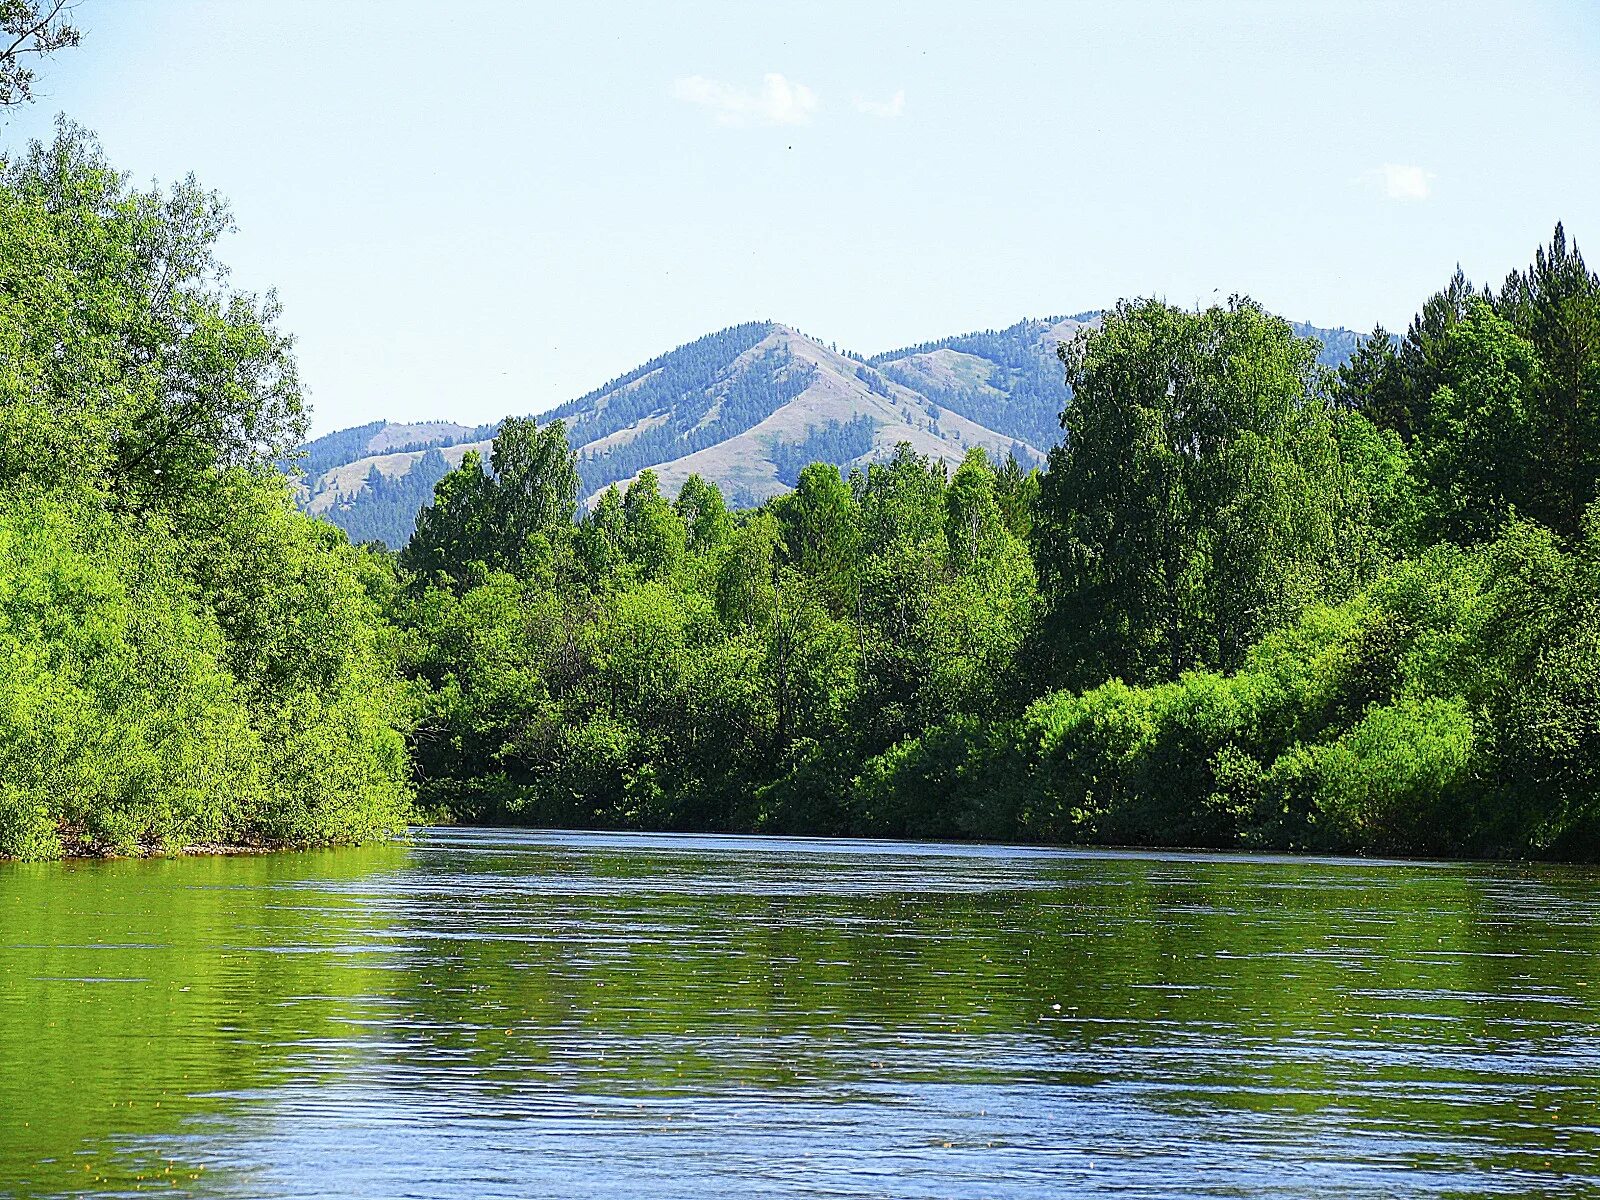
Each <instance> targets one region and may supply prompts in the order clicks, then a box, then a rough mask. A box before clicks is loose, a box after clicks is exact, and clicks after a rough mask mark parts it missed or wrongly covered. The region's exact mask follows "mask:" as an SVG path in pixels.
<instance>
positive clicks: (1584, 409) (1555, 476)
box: [1495, 225, 1600, 534]
mask: <svg viewBox="0 0 1600 1200" xmlns="http://www.w3.org/2000/svg"><path fill="white" fill-rule="evenodd" d="M1495 309H1496V311H1497V312H1499V313H1500V315H1501V316H1503V317H1504V318H1505V319H1506V320H1507V321H1509V322H1510V324H1511V326H1512V328H1514V329H1515V330H1516V332H1517V333H1518V334H1519V335H1521V336H1522V337H1523V338H1525V339H1527V341H1528V342H1529V343H1530V344H1531V345H1532V347H1533V348H1534V350H1535V351H1536V352H1537V354H1538V357H1539V361H1540V363H1541V365H1542V368H1543V369H1542V372H1541V375H1540V379H1539V382H1538V387H1537V390H1536V392H1535V394H1534V395H1533V396H1532V397H1530V401H1531V403H1532V406H1533V412H1532V414H1531V419H1532V421H1533V424H1534V427H1535V428H1534V431H1533V433H1534V436H1535V437H1536V438H1537V440H1538V443H1539V471H1538V474H1537V476H1536V477H1535V479H1534V480H1533V481H1532V482H1533V483H1534V484H1535V485H1536V486H1534V487H1531V488H1530V489H1529V491H1528V493H1527V494H1526V495H1525V496H1524V497H1523V498H1522V508H1523V511H1524V512H1525V513H1526V514H1527V515H1529V516H1532V517H1535V518H1537V519H1538V520H1540V521H1542V522H1543V523H1545V524H1547V525H1549V526H1550V527H1551V528H1553V529H1555V530H1557V531H1558V532H1561V533H1565V534H1572V533H1575V532H1576V531H1577V529H1578V527H1579V524H1580V522H1581V520H1582V517H1583V512H1584V509H1585V508H1586V507H1587V506H1588V505H1589V503H1590V502H1591V501H1593V500H1594V499H1595V494H1596V488H1597V486H1600V275H1597V274H1595V273H1594V272H1592V271H1590V270H1589V268H1588V267H1587V266H1586V265H1585V264H1584V261H1583V255H1582V254H1581V253H1580V252H1579V250H1578V244H1577V242H1576V241H1571V242H1569V241H1568V239H1567V234H1566V230H1565V229H1564V228H1563V227H1562V226H1561V225H1557V226H1556V228H1555V234H1554V236H1553V237H1552V238H1551V239H1550V245H1549V246H1547V247H1544V246H1542V247H1540V248H1539V250H1538V251H1537V252H1536V253H1535V255H1534V260H1533V263H1532V265H1531V266H1529V267H1528V269H1527V270H1525V271H1513V272H1512V273H1511V274H1510V276H1509V277H1507V279H1506V281H1505V284H1504V285H1503V286H1502V287H1501V289H1500V295H1499V297H1498V298H1497V299H1496V300H1495Z"/></svg>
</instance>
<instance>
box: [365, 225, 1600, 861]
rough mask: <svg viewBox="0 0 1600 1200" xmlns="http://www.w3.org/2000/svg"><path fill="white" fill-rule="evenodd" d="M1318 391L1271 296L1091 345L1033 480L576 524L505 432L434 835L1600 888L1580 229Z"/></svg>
mask: <svg viewBox="0 0 1600 1200" xmlns="http://www.w3.org/2000/svg"><path fill="white" fill-rule="evenodd" d="M1322 354H1323V347H1322V346H1321V345H1320V344H1319V343H1318V342H1317V341H1315V340H1314V339H1309V338H1305V337H1301V336H1299V335H1297V333H1296V332H1295V330H1294V328H1293V327H1292V326H1291V325H1290V324H1289V323H1287V322H1285V321H1283V320H1282V319H1280V318H1278V317H1275V316H1272V315H1271V314H1268V313H1267V312H1265V311H1264V310H1262V309H1261V307H1260V306H1259V305H1256V304H1255V303H1253V302H1251V301H1249V300H1247V299H1235V300H1232V301H1230V302H1229V303H1228V304H1227V305H1223V306H1217V307H1213V308H1210V309H1207V310H1204V311H1186V310H1181V309H1177V308H1174V307H1172V306H1169V305H1166V304H1162V303H1159V302H1155V301H1125V302H1123V303H1122V304H1120V305H1118V306H1117V307H1116V308H1115V309H1114V310H1112V311H1110V312H1108V313H1106V314H1105V315H1104V317H1103V319H1102V320H1101V321H1100V322H1099V323H1098V324H1097V325H1095V326H1094V327H1091V328H1087V329H1085V330H1083V331H1081V332H1080V333H1079V334H1078V335H1077V337H1076V339H1075V340H1074V341H1072V342H1071V343H1070V344H1068V345H1065V346H1063V348H1062V360H1063V361H1062V370H1061V384H1062V386H1061V396H1062V417H1061V425H1062V430H1061V434H1062V436H1061V439H1060V444H1059V445H1058V447H1057V449H1056V450H1055V451H1054V452H1053V453H1052V455H1051V457H1050V461H1049V463H1048V465H1047V467H1046V468H1045V469H1044V470H1042V471H1041V470H1028V469H1025V468H1024V467H1023V466H1022V465H1020V464H1018V463H1017V462H1015V461H1014V460H1008V461H1006V462H1003V463H995V462H992V461H990V460H989V459H988V458H987V457H986V456H985V455H984V454H983V452H981V451H974V452H972V453H971V454H969V455H968V456H967V458H966V460H965V461H964V462H963V463H961V465H960V466H959V468H958V469H957V470H955V471H954V472H953V473H952V472H949V471H948V470H947V469H946V468H945V467H944V465H943V464H942V463H939V462H937V461H933V460H929V459H926V458H923V457H920V456H918V455H917V454H914V453H913V452H912V451H911V450H910V449H909V448H908V447H901V448H900V450H899V451H898V452H897V453H896V454H895V455H893V456H892V457H890V458H888V459H885V460H883V461H878V462H873V463H871V464H870V465H869V466H867V467H866V468H865V469H859V470H854V471H852V472H851V473H850V475H849V476H848V477H846V476H842V475H841V474H840V472H839V470H838V469H837V468H835V467H832V466H828V465H825V464H822V463H813V464H811V465H808V466H804V467H797V468H794V470H795V474H794V483H795V487H794V490H793V491H792V492H790V493H789V494H787V495H784V496H781V497H778V498H776V499H773V500H771V501H769V502H767V503H766V504H764V505H762V506H761V507H760V508H758V509H755V510H752V511H748V512H739V513H733V512H730V511H729V510H728V508H727V506H726V504H725V503H724V501H723V497H722V496H721V495H720V494H719V493H718V491H717V489H716V487H715V486H714V485H713V484H711V483H709V482H707V481H705V480H702V479H699V478H691V479H690V480H689V481H688V482H687V483H686V484H685V485H684V487H683V488H682V490H681V491H680V494H679V495H678V496H677V497H676V499H672V498H670V497H668V496H665V495H663V494H662V492H661V490H660V487H659V485H658V483H657V481H656V479H655V477H654V475H653V474H652V473H651V472H650V471H648V470H645V471H642V472H640V473H639V474H638V475H637V476H636V477H634V478H633V479H632V480H631V481H629V482H628V483H627V485H626V486H625V487H618V486H613V487H611V488H609V489H608V490H606V491H605V492H604V493H603V494H601V495H600V497H599V498H598V501H597V502H596V503H595V504H594V505H593V507H592V508H591V509H590V510H589V511H587V512H584V513H581V514H577V495H578V481H577V477H576V474H575V470H574V466H573V456H572V454H571V451H570V450H565V449H564V434H563V432H562V429H561V426H560V423H559V422H552V423H551V424H548V425H546V426H544V427H542V429H537V428H530V427H528V426H527V425H525V424H523V425H518V426H515V427H510V428H509V431H508V433H507V434H504V435H502V436H505V437H507V438H508V439H509V441H508V445H507V447H506V448H505V450H504V451H503V450H502V447H501V445H500V443H499V442H497V443H496V456H497V457H501V456H502V455H505V456H507V461H508V462H509V461H510V460H511V459H512V458H514V459H515V461H516V462H517V463H518V464H519V465H517V466H515V467H510V468H503V467H502V466H500V465H498V464H495V465H492V466H491V467H490V468H489V469H486V467H485V465H484V464H483V463H481V462H479V461H477V460H476V459H475V458H469V460H468V461H467V462H465V463H463V464H462V466H461V468H460V469H459V470H457V471H455V472H453V473H451V474H450V475H447V476H446V477H445V478H444V479H443V480H442V481H441V482H440V484H439V486H438V489H437V496H436V499H435V502H434V504H433V506H432V507H430V508H429V509H427V510H425V511H424V514H423V517H422V520H421V521H420V522H419V526H418V530H417V533H416V535H415V537H414V538H413V539H412V541H411V543H410V544H409V546H408V547H407V548H406V551H405V552H404V554H403V555H402V556H401V562H402V565H403V567H404V568H406V570H404V571H403V578H402V583H401V585H400V587H399V588H398V589H397V591H396V592H395V594H394V595H395V610H394V620H395V621H396V623H397V624H398V625H400V626H401V627H402V628H403V629H404V630H406V637H405V651H404V658H405V667H406V670H407V672H408V673H409V674H410V675H411V676H412V677H413V678H414V679H415V680H416V682H417V683H418V684H419V685H420V686H421V687H422V688H423V690H424V692H425V694H426V696H427V699H426V701H425V705H426V710H427V711H426V715H425V716H424V717H423V718H422V721H421V724H420V726H419V728H418V731H417V736H416V741H415V751H416V756H417V762H418V768H419V772H420V778H421V780H422V788H423V795H424V797H425V799H426V800H427V802H428V803H430V804H432V805H435V806H437V807H438V808H440V809H442V810H444V811H448V812H450V813H452V814H454V815H456V816H458V817H461V818H463V819H472V820H493V821H517V822H528V823H537V824H554V825H576V826H600V827H617V828H640V829H645V828H648V829H708V830H731V831H749V830H768V831H784V832H796V833H809V834H873V835H895V836H919V837H985V838H1009V839H1027V840H1045V841H1077V842H1103V843H1114V844H1132V843H1137V844H1169V845H1185V844H1187V845H1213V846H1250V847H1272V848H1291V849H1323V850H1345V851H1358V852H1366V851H1372V852H1377V851H1382V852H1402V853H1436V854H1437V853H1471V854H1487V855H1563V856H1582V857H1592V856H1594V855H1595V854H1596V853H1597V852H1600V792H1597V788H1600V729H1597V724H1600V715H1597V714H1600V508H1597V507H1596V506H1595V500H1596V488H1597V484H1600V427H1597V426H1596V424H1595V422H1596V420H1597V413H1600V280H1597V278H1596V276H1595V275H1594V274H1593V273H1592V272H1590V271H1589V270H1588V269H1587V267H1586V266H1585V265H1584V263H1583V260H1582V257H1581V255H1580V254H1579V253H1578V250H1577V247H1576V245H1574V244H1570V243H1569V242H1568V240H1567V238H1566V235H1565V232H1564V230H1562V229H1561V228H1559V227H1558V228H1557V230H1556V232H1555V235H1554V237H1553V239H1552V241H1551V243H1550V244H1549V245H1548V246H1546V247H1543V248H1541V249H1539V250H1538V251H1537V253H1536V255H1535V257H1534V261H1533V263H1532V264H1531V265H1530V266H1529V267H1528V268H1527V269H1526V270H1519V271H1514V272H1512V273H1511V275H1510V276H1509V277H1508V278H1507V280H1506V281H1505V283H1504V284H1503V285H1502V286H1501V287H1500V288H1499V289H1498V290H1495V289H1488V288H1482V289H1480V288H1475V287H1473V286H1472V285H1471V284H1469V283H1468V282H1467V281H1466V280H1465V279H1464V278H1462V277H1461V276H1460V275H1459V274H1458V275H1457V277H1456V278H1455V279H1453V280H1451V281H1450V282H1449V283H1448V284H1447V285H1446V287H1445V288H1443V289H1442V290H1441V291H1440V292H1439V293H1438V294H1437V295H1435V296H1433V297H1431V298H1429V299H1428V300H1427V301H1426V302H1425V303H1424V304H1423V306H1422V309H1421V311H1420V312H1419V314H1418V316H1417V318H1416V320H1415V322H1413V324H1412V326H1411V328H1410V329H1409V330H1408V331H1407V333H1406V335H1405V337H1404V338H1394V337H1392V336H1391V335H1390V334H1388V333H1387V332H1386V331H1384V330H1382V329H1381V328H1380V329H1377V330H1375V331H1374V333H1373V334H1372V336H1371V337H1369V338H1367V339H1365V340H1363V341H1362V342H1361V344H1360V345H1359V346H1358V348H1357V351H1356V353H1355V354H1354V356H1353V357H1352V358H1351V359H1350V361H1349V362H1348V363H1346V364H1345V365H1344V366H1343V367H1341V368H1340V369H1339V370H1337V371H1334V370H1331V369H1329V368H1328V367H1327V366H1326V365H1325V364H1324V363H1323V362H1321V361H1319V359H1320V358H1321V356H1322ZM1067 385H1070V387H1069V386H1067ZM844 434H845V430H844V429H842V428H841V429H838V430H832V429H830V430H827V431H824V432H823V433H822V434H819V435H818V436H828V437H834V436H843V435H844ZM510 443H515V444H514V445H513V444H510ZM535 443H536V444H537V445H538V446H539V447H540V450H539V453H538V454H537V455H530V454H529V453H527V452H526V451H525V450H524V451H518V450H516V449H515V447H516V445H522V446H528V445H533V444H535ZM513 452H514V453H513ZM529 472H532V474H533V475H534V476H537V478H531V477H530V476H529V474H528V473H529ZM533 498H537V501H536V502H535V500H534V499H533ZM575 514H577V515H576V516H575Z"/></svg>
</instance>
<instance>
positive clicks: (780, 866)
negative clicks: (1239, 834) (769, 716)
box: [0, 830, 1600, 1198]
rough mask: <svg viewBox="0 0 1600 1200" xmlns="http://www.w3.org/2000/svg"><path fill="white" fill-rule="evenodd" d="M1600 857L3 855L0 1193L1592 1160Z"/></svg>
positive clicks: (722, 1181)
mask: <svg viewBox="0 0 1600 1200" xmlns="http://www.w3.org/2000/svg"><path fill="white" fill-rule="evenodd" d="M1597 884H1600V874H1597V873H1596V872H1594V871H1592V870H1588V869H1578V868H1564V867H1520V866H1487V865H1457V864H1403V863H1372V862H1351V861H1338V860H1308V859H1289V858H1276V857H1260V858H1251V857H1237V856H1223V855H1185V854H1114V853H1094V852H1050V851H1037V850H1026V849H1015V848H1000V847H950V846H923V845H906V844H898V843H885V842H864V843H840V842H825V841H801V840H781V839H756V838H702V837H666V836H662V837H631V836H614V835H577V834H542V833H513V832H505V831H475V830H444V831H431V832H428V833H425V834H423V835H422V836H420V837H419V838H418V839H417V841H416V842H415V843H414V844H413V845H410V846H384V847H378V848H372V849H362V850H343V851H326V852H316V853H306V854H285V855H272V856H264V857H257V858H233V859H187V860H173V861H152V862H122V863H79V864H68V865H18V864H11V865H4V864H0V1195H19V1196H36V1195H37V1196H49V1195H68V1194H123V1193H126V1194H142V1193H148V1192H151V1191H160V1192H166V1193H168V1194H174V1193H175V1194H186V1195H194V1196H208V1197H209V1196H228V1197H251V1198H269V1197H287V1196H296V1197H299V1196H318V1197H364V1198H365V1197H374V1198H376V1197H501V1196H506V1197H510V1196H519V1197H520V1196H552V1197H554V1196H560V1197H569V1196H580V1195H581V1196H606V1197H620V1196H629V1197H632V1196H639V1197H666V1198H672V1197H685V1198H688V1197H721V1196H727V1197H734V1196H738V1197H744V1196H828V1197H849V1196H863V1197H866V1196H870V1197H952V1196H972V1197H1052V1198H1054V1197H1068V1196H1090V1195H1094V1196H1100V1195H1104V1194H1106V1193H1111V1194H1114V1195H1128V1196H1228V1197H1241V1196H1244V1197H1249V1196H1273V1197H1277V1196H1312V1195H1314V1196H1317V1197H1321V1198H1328V1197H1343V1196H1360V1197H1368V1196H1370V1197H1380V1196H1382V1197H1391V1196H1484V1195H1507V1196H1577V1195H1592V1194H1594V1193H1595V1190H1596V1188H1597V1187H1600V1183H1597V1177H1600V1036H1597V1031H1600V1025H1597V1019H1600V1011H1597V1009H1600V995H1597V993H1600V960H1597V958H1596V951H1597V949H1600V919H1597V918H1600V887H1597Z"/></svg>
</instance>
